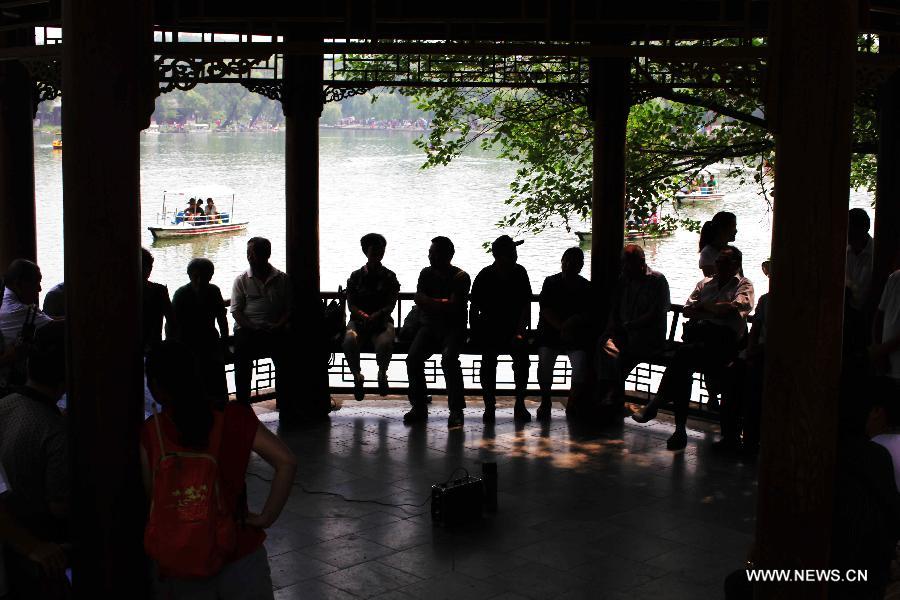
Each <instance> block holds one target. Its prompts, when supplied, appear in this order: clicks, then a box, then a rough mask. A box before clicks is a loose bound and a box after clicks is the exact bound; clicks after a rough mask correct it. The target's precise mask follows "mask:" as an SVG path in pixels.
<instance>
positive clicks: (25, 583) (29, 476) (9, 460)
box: [0, 322, 70, 599]
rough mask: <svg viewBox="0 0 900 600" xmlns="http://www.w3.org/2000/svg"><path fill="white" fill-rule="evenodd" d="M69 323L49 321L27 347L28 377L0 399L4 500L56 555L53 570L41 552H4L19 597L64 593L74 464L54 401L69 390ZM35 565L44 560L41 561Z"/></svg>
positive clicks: (14, 514) (16, 595)
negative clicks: (62, 563) (63, 557)
mask: <svg viewBox="0 0 900 600" xmlns="http://www.w3.org/2000/svg"><path fill="white" fill-rule="evenodd" d="M64 330H65V325H64V324H63V323H61V322H56V323H49V324H47V325H45V326H44V327H42V328H40V329H39V330H38V331H36V332H35V334H34V339H33V341H32V343H31V344H30V345H29V347H28V359H27V373H28V376H27V380H26V382H25V385H24V386H23V387H19V388H16V390H15V391H14V392H13V393H11V394H9V395H7V396H6V397H4V398H2V399H0V465H2V467H3V470H4V471H5V472H6V476H7V482H8V484H9V488H10V491H9V493H8V494H5V495H4V497H3V503H4V505H5V507H6V509H7V510H8V511H9V514H10V515H11V517H12V518H13V519H14V520H15V522H16V523H17V524H18V525H19V526H21V527H23V528H24V529H25V530H26V531H27V532H28V534H29V535H30V536H32V537H33V538H35V539H37V540H41V541H42V542H44V543H47V544H49V547H45V548H44V549H43V551H44V552H52V553H54V554H56V556H57V558H56V559H54V561H53V564H54V565H56V566H55V567H54V568H53V569H51V571H50V573H49V575H45V574H43V573H38V572H37V571H36V570H35V569H34V568H33V562H34V561H35V560H36V557H35V556H33V555H31V553H29V554H25V555H23V554H21V553H19V552H7V558H8V561H7V567H8V573H9V575H10V583H11V584H12V585H11V587H12V592H13V594H12V597H14V598H42V599H43V598H48V599H53V598H63V597H66V596H65V589H66V587H67V582H66V579H65V576H64V575H63V574H62V572H61V569H60V568H59V565H58V561H59V558H60V557H59V551H58V546H57V547H56V548H53V547H52V546H53V545H57V544H62V543H66V542H69V541H70V539H69V537H68V534H69V528H68V524H67V523H68V519H69V500H70V465H69V460H68V446H69V441H68V436H67V433H66V432H67V428H66V420H65V417H64V416H63V415H62V413H61V412H60V410H59V408H57V402H58V401H59V399H60V398H61V397H62V395H63V393H64V392H65V389H66V362H65V361H66V359H65V331H64ZM38 562H42V561H41V560H38Z"/></svg>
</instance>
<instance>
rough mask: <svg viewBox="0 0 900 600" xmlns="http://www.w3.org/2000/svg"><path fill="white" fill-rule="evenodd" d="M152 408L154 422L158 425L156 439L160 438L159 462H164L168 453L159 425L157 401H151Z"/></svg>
mask: <svg viewBox="0 0 900 600" xmlns="http://www.w3.org/2000/svg"><path fill="white" fill-rule="evenodd" d="M150 408H151V409H152V410H153V423H154V424H155V425H156V439H157V440H159V461H157V462H162V459H163V457H164V456H165V455H166V447H165V445H164V444H163V434H162V429H161V428H160V426H159V413H158V412H157V410H156V402H155V401H154V402H151V403H150Z"/></svg>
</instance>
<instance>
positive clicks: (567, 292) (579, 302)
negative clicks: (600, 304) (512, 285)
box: [537, 247, 593, 421]
mask: <svg viewBox="0 0 900 600" xmlns="http://www.w3.org/2000/svg"><path fill="white" fill-rule="evenodd" d="M560 262H561V271H560V272H559V273H557V274H556V275H551V276H549V277H547V278H546V279H544V284H543V286H542V287H541V295H540V305H541V314H540V317H539V318H538V328H537V342H538V372H537V375H538V385H539V386H540V388H541V405H540V406H539V407H538V410H537V419H538V421H549V420H550V410H551V407H552V405H553V400H552V397H551V395H550V394H551V393H552V390H553V368H554V366H555V365H556V359H557V357H558V356H559V355H560V354H561V353H565V354H567V355H568V357H569V363H570V364H571V367H572V384H571V386H572V387H571V397H572V398H573V399H574V403H577V402H578V399H580V397H581V396H582V394H581V391H582V390H583V389H584V385H585V381H586V378H587V367H588V365H587V361H588V351H589V349H590V346H591V344H592V343H593V340H592V336H591V331H590V330H591V314H590V313H591V302H592V300H593V298H592V291H591V282H590V281H588V280H587V279H585V278H584V277H582V276H581V275H580V273H581V269H582V268H584V252H583V251H582V250H581V248H577V247H576V248H569V249H567V250H566V251H565V252H563V255H562V260H561V261H560ZM573 406H574V404H573Z"/></svg>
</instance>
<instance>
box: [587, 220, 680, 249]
mask: <svg viewBox="0 0 900 600" xmlns="http://www.w3.org/2000/svg"><path fill="white" fill-rule="evenodd" d="M673 233H675V228H668V227H663V226H661V225H660V224H656V223H651V224H648V225H644V226H636V225H634V224H632V225H630V226H629V227H628V228H626V229H625V241H626V242H633V241H634V240H655V239H658V238H663V237H668V236H670V235H672V234H673ZM575 235H577V236H578V241H579V242H580V243H581V244H590V243H591V240H592V238H593V235H592V234H591V232H590V231H576V232H575Z"/></svg>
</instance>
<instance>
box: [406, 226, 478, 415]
mask: <svg viewBox="0 0 900 600" xmlns="http://www.w3.org/2000/svg"><path fill="white" fill-rule="evenodd" d="M454 252H455V249H454V247H453V242H451V241H450V239H449V238H446V237H444V236H438V237H436V238H434V239H433V240H431V247H430V248H429V249H428V260H429V261H430V262H431V266H430V267H425V268H424V269H422V272H421V273H419V282H418V284H417V286H416V296H415V301H416V306H418V307H419V309H420V310H421V312H422V317H421V326H420V328H419V330H418V331H417V332H416V336H415V338H414V339H413V341H412V344H411V345H410V348H409V352H408V353H407V356H406V369H407V376H408V379H409V402H410V404H412V410H410V411H409V412H407V413H406V414H405V415H404V416H403V422H404V423H417V422H422V421H425V420H427V419H428V405H427V403H426V402H427V400H426V395H427V393H428V390H427V387H426V385H425V361H426V360H428V358H429V357H431V355H432V354H434V353H435V352H440V353H441V368H442V370H443V372H444V380H445V381H446V385H447V400H448V404H449V405H450V418H449V419H448V421H447V424H448V425H449V426H451V427H452V426H454V425H458V424H461V423H462V419H463V412H462V411H463V408H465V406H466V399H465V396H464V392H463V390H464V388H463V377H462V368H461V366H460V363H459V354H460V352H461V350H462V347H463V345H464V344H465V341H466V340H465V338H466V312H467V311H466V308H467V306H468V295H469V287H470V285H471V280H470V278H469V275H468V274H467V273H466V272H465V271H463V270H462V269H460V268H459V267H456V266H453V265H452V264H450V261H451V260H452V259H453V254H454Z"/></svg>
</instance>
